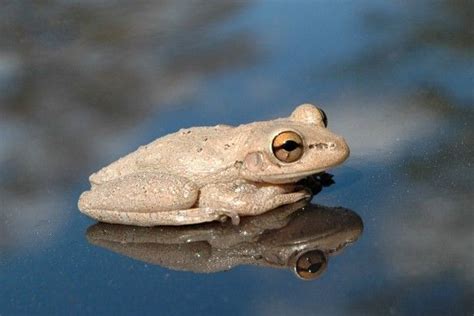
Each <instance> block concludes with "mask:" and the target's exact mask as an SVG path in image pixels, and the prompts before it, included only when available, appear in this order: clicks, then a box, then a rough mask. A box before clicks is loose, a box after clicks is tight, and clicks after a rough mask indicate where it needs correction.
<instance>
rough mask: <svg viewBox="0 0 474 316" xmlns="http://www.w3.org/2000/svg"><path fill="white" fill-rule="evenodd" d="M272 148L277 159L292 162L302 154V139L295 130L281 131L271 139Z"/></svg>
mask: <svg viewBox="0 0 474 316" xmlns="http://www.w3.org/2000/svg"><path fill="white" fill-rule="evenodd" d="M272 150H273V154H274V155H275V157H276V158H277V159H278V160H280V161H283V162H294V161H297V160H298V159H300V158H301V156H303V140H302V139H301V136H300V135H298V134H296V133H295V132H292V131H287V132H282V133H280V134H278V135H277V136H276V137H275V138H274V139H273V143H272Z"/></svg>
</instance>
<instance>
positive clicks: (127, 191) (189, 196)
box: [78, 103, 350, 226]
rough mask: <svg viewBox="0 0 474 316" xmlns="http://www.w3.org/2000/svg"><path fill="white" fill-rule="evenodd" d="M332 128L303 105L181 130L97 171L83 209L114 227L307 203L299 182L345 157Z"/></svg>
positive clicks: (236, 216) (236, 217)
mask: <svg viewBox="0 0 474 316" xmlns="http://www.w3.org/2000/svg"><path fill="white" fill-rule="evenodd" d="M327 126H328V122H327V115H326V113H325V112H324V111H323V110H322V109H320V108H319V107H317V106H315V105H312V104H309V103H305V104H301V105H299V106H297V107H296V108H295V109H294V110H293V111H292V113H291V114H290V115H289V116H288V117H285V118H276V119H272V120H267V121H257V122H252V123H247V124H241V125H238V126H230V125H216V126H198V127H191V128H183V129H180V130H178V131H177V132H174V133H171V134H168V135H165V136H163V137H160V138H158V139H156V140H154V141H153V142H151V143H149V144H147V145H142V146H140V147H138V149H136V150H135V151H134V152H131V153H129V154H128V155H126V156H124V157H122V158H119V159H118V160H116V161H114V162H112V163H111V164H109V165H107V166H105V167H104V168H102V169H100V170H99V171H97V172H95V173H93V174H92V175H91V176H90V177H89V182H90V184H91V188H90V190H88V191H85V192H83V193H82V194H81V195H80V198H79V201H78V208H79V210H80V211H81V212H82V213H84V214H86V215H88V216H89V217H91V218H93V219H96V220H98V221H101V222H107V223H112V224H125V225H134V226H159V225H173V226H180V225H190V224H198V223H204V222H212V221H225V220H227V219H229V218H230V220H231V221H232V223H233V224H235V225H238V224H239V221H240V217H242V216H254V215H259V214H262V213H265V212H267V211H269V210H272V209H275V208H278V207H280V206H282V205H287V204H292V203H295V202H297V201H300V200H305V199H310V198H311V197H312V193H311V191H310V190H309V189H308V188H306V187H304V186H302V185H300V184H299V183H298V182H299V181H300V180H302V179H304V178H306V177H308V176H310V175H314V174H318V173H321V172H324V171H326V170H327V169H329V168H333V167H335V166H338V165H340V164H342V163H343V162H344V161H345V160H346V159H347V158H348V156H349V153H350V150H349V147H348V145H347V143H346V141H345V139H344V138H343V137H342V136H339V135H337V134H335V133H333V132H331V131H330V130H329V129H328V127H327Z"/></svg>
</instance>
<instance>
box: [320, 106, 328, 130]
mask: <svg viewBox="0 0 474 316" xmlns="http://www.w3.org/2000/svg"><path fill="white" fill-rule="evenodd" d="M318 110H319V113H321V116H322V117H323V124H324V127H328V117H327V115H326V113H325V112H324V111H323V110H322V109H320V108H318Z"/></svg>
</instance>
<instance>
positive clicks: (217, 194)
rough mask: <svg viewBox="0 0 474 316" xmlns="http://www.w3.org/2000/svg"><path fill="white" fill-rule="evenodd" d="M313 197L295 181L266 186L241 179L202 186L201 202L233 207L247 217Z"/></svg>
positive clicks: (216, 206) (217, 206)
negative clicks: (294, 182) (293, 182)
mask: <svg viewBox="0 0 474 316" xmlns="http://www.w3.org/2000/svg"><path fill="white" fill-rule="evenodd" d="M311 196H312V194H311V192H310V191H309V190H307V189H304V188H301V187H299V186H297V185H295V184H282V185H270V184H265V185H263V184H258V183H253V182H248V181H245V180H239V181H236V182H232V183H217V184H210V185H207V186H205V187H203V188H201V193H200V196H199V202H198V205H199V207H207V208H211V209H216V210H222V209H225V210H233V211H234V212H236V213H237V214H239V215H243V216H246V215H258V214H262V213H265V212H267V211H270V210H272V209H274V208H277V207H279V206H282V205H285V204H291V203H294V202H297V201H300V200H302V199H307V198H310V197H311Z"/></svg>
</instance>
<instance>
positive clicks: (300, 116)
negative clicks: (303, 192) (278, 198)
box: [240, 104, 349, 183]
mask: <svg viewBox="0 0 474 316" xmlns="http://www.w3.org/2000/svg"><path fill="white" fill-rule="evenodd" d="M246 145H247V146H246V148H252V150H251V151H249V152H247V153H246V154H245V157H244V159H243V163H242V168H241V171H240V173H241V175H242V177H244V178H245V179H247V180H250V181H257V182H268V183H292V182H296V181H298V180H300V179H303V178H305V177H307V176H308V175H311V174H315V173H319V172H322V171H325V170H327V169H329V168H331V167H334V166H337V165H339V164H341V163H342V162H344V161H345V160H346V159H347V157H348V156H349V147H348V146H347V144H346V142H345V140H344V139H343V138H342V137H340V136H338V135H336V134H334V133H332V132H330V131H329V130H328V129H327V117H326V114H325V113H324V112H323V111H322V110H320V109H318V108H317V107H315V106H314V105H311V104H302V105H300V106H298V107H297V108H296V109H295V110H294V111H293V113H292V114H291V116H290V117H288V118H285V119H277V120H273V121H266V122H259V123H256V124H255V125H254V129H253V132H252V133H251V135H250V136H249V138H248V140H247V144H246Z"/></svg>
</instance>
